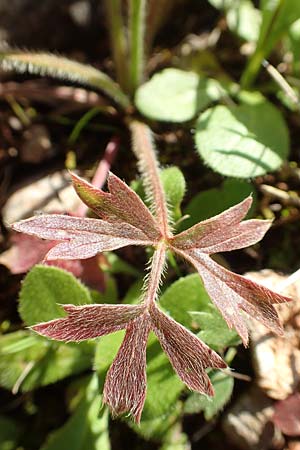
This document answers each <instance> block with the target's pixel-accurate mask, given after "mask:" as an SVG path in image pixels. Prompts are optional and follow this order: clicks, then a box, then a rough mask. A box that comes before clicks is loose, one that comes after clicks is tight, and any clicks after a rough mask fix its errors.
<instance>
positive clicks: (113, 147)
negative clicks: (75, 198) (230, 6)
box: [77, 137, 120, 217]
mask: <svg viewBox="0 0 300 450" xmlns="http://www.w3.org/2000/svg"><path fill="white" fill-rule="evenodd" d="M119 143H120V140H119V138H118V137H114V138H112V139H111V140H110V141H109V143H108V144H107V146H106V148H105V151H104V156H103V158H102V159H101V161H100V162H99V164H98V167H97V169H96V172H95V174H94V176H93V180H92V185H93V186H95V187H98V188H102V186H103V185H104V183H105V181H106V178H107V175H108V172H109V170H110V167H111V165H112V164H113V162H114V160H115V158H116V156H117V153H118V150H119ZM88 209H89V208H88V206H87V205H86V204H85V203H82V204H81V205H80V206H79V208H78V210H77V216H79V217H85V215H86V213H87V211H88Z"/></svg>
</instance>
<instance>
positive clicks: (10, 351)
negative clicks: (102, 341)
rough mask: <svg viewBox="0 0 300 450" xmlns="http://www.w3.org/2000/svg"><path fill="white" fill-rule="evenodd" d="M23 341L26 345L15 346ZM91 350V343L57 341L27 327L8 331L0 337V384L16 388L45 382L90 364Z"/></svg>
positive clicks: (7, 387)
mask: <svg viewBox="0 0 300 450" xmlns="http://www.w3.org/2000/svg"><path fill="white" fill-rule="evenodd" d="M27 340H28V341H27ZM22 341H23V342H24V341H25V343H26V342H27V345H23V346H22V345H21V347H19V348H18V345H19V343H20V342H21V343H22ZM93 354H94V344H93V343H85V342H83V343H80V344H71V343H70V344H60V343H54V342H51V341H48V340H46V339H44V338H41V337H40V336H37V335H33V334H31V333H30V332H29V331H16V332H14V333H9V334H6V335H3V336H1V337H0V385H1V386H2V387H4V388H6V389H10V390H14V391H15V392H17V391H18V390H20V391H22V392H27V391H30V390H32V389H36V388H38V387H40V386H46V385H47V384H51V383H55V382H56V381H58V380H61V379H63V378H66V377H68V376H70V375H75V374H77V373H80V372H82V371H83V370H86V369H88V368H89V367H91V365H92V358H93Z"/></svg>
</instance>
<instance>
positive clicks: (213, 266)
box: [184, 250, 290, 345]
mask: <svg viewBox="0 0 300 450" xmlns="http://www.w3.org/2000/svg"><path fill="white" fill-rule="evenodd" d="M184 256H185V257H186V258H187V259H188V260H189V261H190V262H191V263H192V264H193V265H194V266H195V267H196V269H197V270H198V272H199V274H200V276H201V278H202V279H203V282H204V285H205V288H206V290H207V292H208V294H209V296H210V298H211V299H212V301H213V302H214V303H215V305H216V306H217V307H218V308H219V310H220V311H221V313H222V315H223V317H224V319H225V320H226V322H227V324H228V326H229V327H235V328H236V330H237V332H238V333H239V335H240V336H241V338H242V340H243V343H244V345H247V343H248V330H247V326H246V323H245V321H244V318H243V315H242V314H241V311H245V312H246V313H248V314H249V315H251V317H254V318H255V319H257V320H259V321H260V322H262V323H263V324H264V325H265V326H266V327H268V328H269V329H270V330H271V331H273V332H274V333H276V334H279V335H282V333H283V329H282V326H281V324H280V321H279V318H278V314H277V312H276V310H275V308H274V307H273V305H272V304H273V303H283V302H286V301H289V300H290V298H288V297H284V296H282V295H280V294H277V293H276V292H273V291H271V290H270V289H268V288H266V287H264V286H262V285H259V284H257V283H255V282H253V281H250V280H248V279H247V278H245V277H242V276H241V275H237V274H235V273H233V272H230V271H229V270H227V269H225V268H224V267H221V266H220V265H219V264H217V263H215V262H214V261H213V260H212V259H211V258H210V257H209V256H208V255H205V254H203V253H202V254H201V252H200V250H186V251H184Z"/></svg>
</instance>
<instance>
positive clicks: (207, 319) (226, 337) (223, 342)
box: [190, 305, 241, 350]
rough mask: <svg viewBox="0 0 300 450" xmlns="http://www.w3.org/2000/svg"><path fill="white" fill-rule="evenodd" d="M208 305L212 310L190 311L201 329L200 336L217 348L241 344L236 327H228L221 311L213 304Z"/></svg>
mask: <svg viewBox="0 0 300 450" xmlns="http://www.w3.org/2000/svg"><path fill="white" fill-rule="evenodd" d="M208 307H209V309H210V311H193V312H191V313H190V314H191V316H192V319H193V321H194V323H196V324H197V325H198V326H199V328H200V330H201V331H200V332H199V334H198V336H199V338H200V339H201V340H202V341H204V342H205V343H206V344H207V345H209V346H210V347H213V348H215V349H217V350H222V349H224V348H225V347H229V346H232V345H234V346H235V345H238V344H240V343H241V339H240V337H239V335H238V334H237V332H236V331H235V330H234V329H230V328H228V325H227V324H226V322H225V320H224V319H223V317H222V316H221V314H220V313H219V311H218V310H217V309H216V308H215V307H214V306H213V305H208Z"/></svg>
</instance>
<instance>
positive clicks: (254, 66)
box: [241, 0, 285, 89]
mask: <svg viewBox="0 0 300 450" xmlns="http://www.w3.org/2000/svg"><path fill="white" fill-rule="evenodd" d="M284 2H285V0H279V3H278V5H277V7H276V8H275V10H274V12H273V15H272V17H271V18H270V21H269V23H268V24H267V26H265V27H264V26H263V25H264V24H263V23H262V26H261V31H260V35H259V38H258V42H257V46H256V49H255V52H254V53H253V55H252V56H251V58H250V60H249V62H248V64H247V67H246V69H245V71H244V73H243V75H242V78H241V86H242V87H243V88H244V89H247V88H249V87H251V85H252V84H253V82H254V80H255V78H256V77H257V74H258V72H259V70H260V67H261V64H262V61H263V60H264V58H267V57H268V53H270V51H271V50H272V48H271V47H270V48H268V41H269V39H270V35H271V34H272V28H273V27H274V24H276V19H277V17H278V15H279V13H280V10H281V8H282V7H283V6H284ZM263 16H264V15H263ZM263 21H264V18H263Z"/></svg>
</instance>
